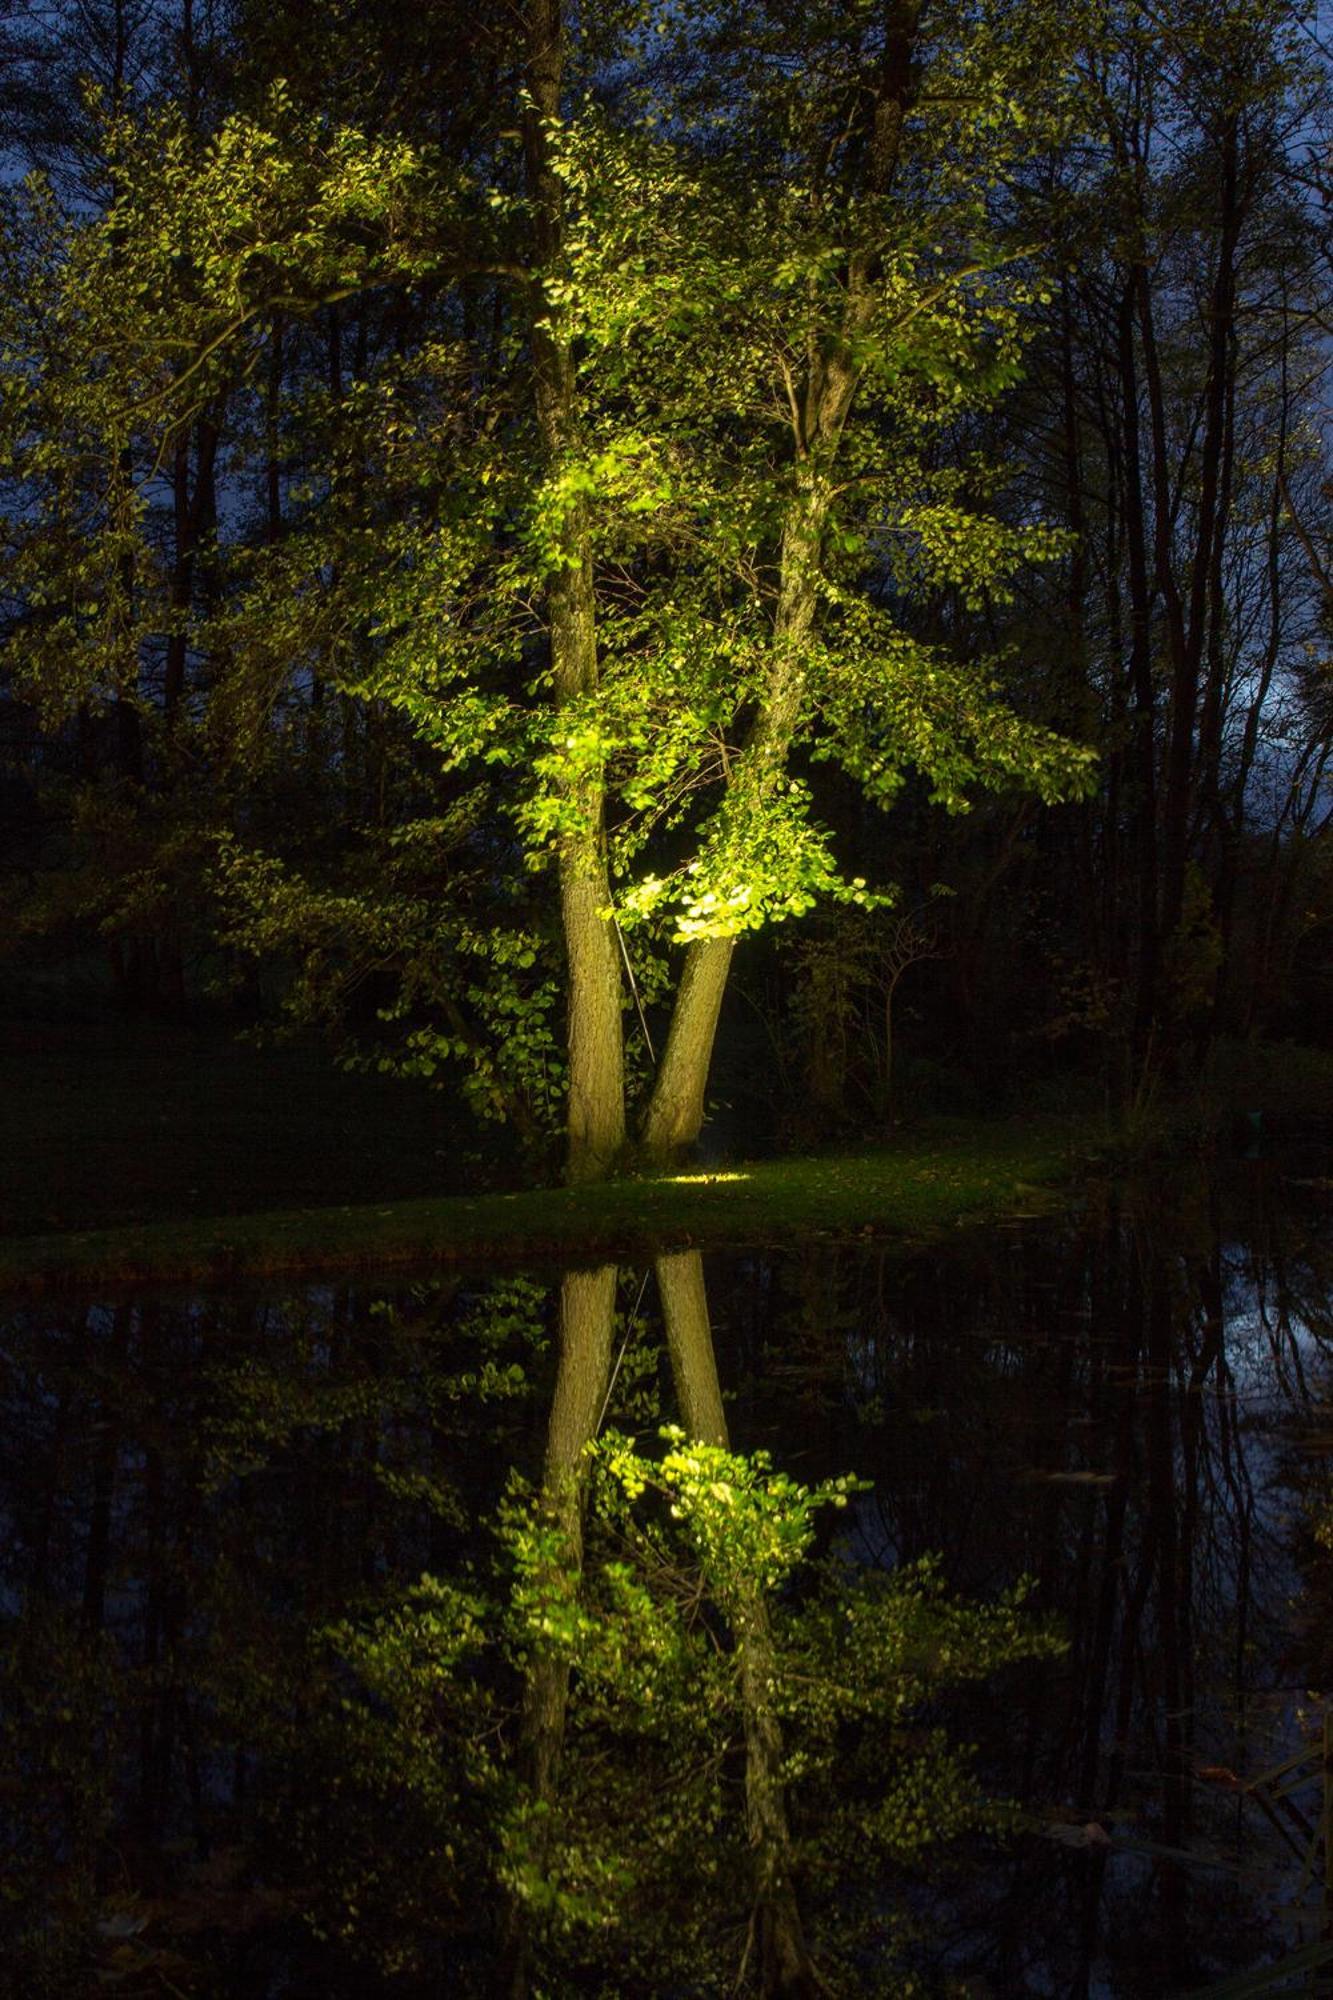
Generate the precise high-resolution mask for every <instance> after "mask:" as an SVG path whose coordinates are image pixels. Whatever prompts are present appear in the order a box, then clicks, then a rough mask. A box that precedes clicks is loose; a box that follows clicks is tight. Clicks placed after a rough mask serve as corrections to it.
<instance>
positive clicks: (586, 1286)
mask: <svg viewBox="0 0 1333 2000" xmlns="http://www.w3.org/2000/svg"><path fill="white" fill-rule="evenodd" d="M615 1306H616V1267H615V1265H614V1264H605V1265H602V1266H601V1267H600V1268H599V1269H597V1270H591V1271H570V1272H567V1273H566V1275H565V1278H564V1280H563V1282H562V1284H561V1287H560V1361H559V1366H558V1369H557V1372H556V1380H555V1394H554V1396H553V1398H552V1400H551V1419H550V1423H549V1425H548V1427H547V1433H546V1459H545V1464H544V1467H543V1471H542V1496H541V1507H542V1512H543V1515H544V1517H545V1519H546V1520H547V1521H548V1522H549V1523H552V1524H553V1525H554V1526H555V1527H556V1528H557V1529H558V1531H559V1533H558V1538H557V1546H558V1551H559V1554H558V1558H557V1560H558V1564H559V1568H558V1569H557V1570H555V1571H553V1572H552V1574H551V1576H550V1578H549V1585H550V1589H551V1591H552V1593H553V1594H557V1595H560V1596H572V1595H574V1594H575V1593H577V1591H578V1589H579V1585H580V1580H581V1577H582V1574H583V1504H584V1498H585V1491H586V1479H585V1463H586V1461H585V1458H584V1450H585V1447H586V1446H587V1445H588V1444H589V1443H590V1442H591V1441H592V1439H593V1438H594V1437H595V1436H596V1434H597V1426H598V1423H599V1422H600V1420H601V1415H602V1408H603V1405H604V1403H605V1401H606V1390H607V1383H608V1381H609V1379H610V1373H611V1330H612V1325H613V1322H614V1318H615ZM568 1704H569V1665H568V1662H567V1661H566V1660H564V1659H562V1658H561V1657H560V1656H559V1655H558V1654H556V1653H552V1652H550V1651H549V1650H543V1649H542V1648H541V1647H537V1648H535V1649H534V1652H533V1655H532V1659H531V1662H530V1665H529V1667H528V1676H527V1684H526V1686H525V1688H524V1691H523V1726H522V1739H521V1757H522V1763H523V1770H524V1777H525V1780H526V1782H527V1785H528V1787H529V1790H530V1793H531V1796H532V1798H533V1799H534V1801H535V1802H536V1803H537V1805H538V1806H539V1807H546V1808H549V1807H551V1806H552V1805H553V1804H554V1801H555V1797H556V1790H557V1786H558V1783H559V1776H560V1753H561V1750H562V1748H563V1745H564V1740H565V1714H566V1710H567V1708H568ZM548 1841H549V1835H548V1840H547V1841H546V1842H542V1843H541V1844H539V1846H538V1849H537V1851H536V1853H534V1854H533V1855H532V1856H531V1859H532V1860H533V1862H534V1863H535V1865H536V1867H537V1868H538V1870H539V1871H541V1870H544V1869H545V1867H546V1866H547V1864H548V1862H549V1858H550V1856H549V1844H548ZM531 1960H532V1932H531V1925H530V1922H529V1918H528V1910H527V1905H526V1904H525V1903H524V1902H523V1901H522V1900H521V1898H519V1897H517V1896H515V1897H514V1898H513V1899H512V1901H511V1903H510V1907H509V1911H508V1915H507V1918H506V1924H505V1936H504V1941H503V1944H502V1947H501V1953H500V1964H499V1978H498V1981H497V1987H496V1990H497V1994H498V1995H500V1996H502V2000H525V1996H526V1995H527V1992H528V1989H529V1984H530V1980H531V1971H532V1966H531Z"/></svg>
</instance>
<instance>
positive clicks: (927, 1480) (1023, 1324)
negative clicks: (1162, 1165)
mask: <svg viewBox="0 0 1333 2000" xmlns="http://www.w3.org/2000/svg"><path fill="white" fill-rule="evenodd" d="M1331 1300H1333V1207H1331V1206H1330V1203H1329V1187H1328V1184H1327V1182H1325V1181H1323V1180H1321V1178H1320V1176H1319V1174H1318V1173H1317V1172H1313V1171H1310V1172H1306V1173H1303V1174H1300V1175H1297V1176H1295V1177H1293V1176H1292V1175H1291V1174H1289V1173H1288V1174H1284V1173H1282V1172H1280V1171H1278V1169H1277V1168H1276V1167H1269V1166H1267V1165H1265V1164H1264V1163H1256V1164H1254V1165H1252V1166H1249V1167H1246V1168H1244V1169H1241V1168H1237V1169H1235V1170H1234V1171H1233V1173H1232V1174H1231V1176H1230V1178H1229V1179H1228V1180H1226V1181H1225V1182H1223V1181H1221V1180H1218V1179H1217V1178H1214V1179H1212V1180H1211V1181H1209V1180H1204V1179H1201V1180H1200V1183H1199V1185H1198V1186H1189V1185H1185V1184H1183V1182H1182V1181H1180V1180H1177V1182H1176V1183H1175V1184H1174V1185H1173V1186H1172V1187H1171V1188H1170V1189H1168V1190H1163V1189H1162V1188H1160V1187H1159V1188H1149V1189H1137V1188H1135V1189H1130V1188H1122V1189H1109V1188H1108V1189H1102V1190H1094V1191H1093V1193H1092V1194H1091V1195H1089V1196H1088V1198H1087V1200H1086V1202H1085V1204H1084V1205H1083V1206H1082V1208H1081V1209H1080V1211H1079V1212H1078V1213H1077V1214H1072V1215H1070V1216H1068V1217H1066V1218H1064V1219H1063V1220H1061V1221H1059V1222H1058V1223H1051V1222H1049V1221H1048V1222H1044V1223H1040V1224H1025V1225H1015V1226H1013V1227H1011V1228H1008V1229H1003V1230H998V1231H997V1230H991V1231H989V1232H987V1233H986V1234H984V1235H982V1234H966V1235H960V1237H959V1239H958V1240H957V1241H956V1242H955V1243H953V1244H952V1245H950V1246H949V1247H948V1248H947V1249H944V1250H940V1249H936V1250H933V1251H931V1252H930V1253H929V1255H918V1256H916V1257H911V1256H906V1255H904V1254H903V1253H902V1251H901V1249H899V1248H895V1246H893V1245H892V1244H888V1243H882V1242H878V1241H876V1240H875V1239H874V1238H873V1237H872V1236H867V1237H865V1238H862V1239H859V1240H858V1241H856V1242H855V1243H850V1244H849V1243H841V1242H834V1241H828V1242H817V1243H814V1244H804V1245H801V1246H798V1247H790V1248H787V1249H785V1250H784V1249H780V1248H775V1249H769V1250H763V1251H757V1250H753V1249H750V1250H744V1251H742V1250H737V1251H734V1252H728V1253H719V1254H713V1253H710V1254H709V1256H708V1257H707V1259H706V1260H700V1259H699V1258H698V1257H697V1255H694V1254H692V1253H689V1252H682V1253H674V1254H673V1255H671V1256H669V1257H664V1258H660V1259H659V1260H657V1264H656V1267H655V1269H649V1270H645V1269H635V1270H627V1269H626V1270H619V1271H616V1270H614V1269H611V1268H610V1267H604V1268H602V1269H600V1270H587V1271H581V1272H574V1273H564V1274H561V1273H549V1272H547V1273H543V1272H532V1273H514V1272H504V1273H498V1274H492V1275H485V1274H480V1275H472V1276H463V1275H459V1274H457V1273H451V1274H449V1275H448V1276H445V1277H441V1276H438V1275H437V1276H434V1277H432V1276H428V1275H427V1276H423V1277H421V1278H420V1279H419V1280H417V1281H416V1282H415V1283H404V1282H402V1281H401V1280H397V1279H396V1280H395V1281H394V1282H393V1283H392V1284H390V1285H384V1286H377V1285H373V1284H361V1283H356V1284H347V1285H343V1284H340V1285H338V1286H336V1287H335V1286H313V1285H306V1286H290V1287H288V1288H286V1289H285V1290H283V1291H282V1292H281V1293H275V1294H273V1295H270V1296H259V1295H257V1294H253V1293H245V1294H241V1293H232V1294H229V1295H226V1296H201V1297H184V1296H180V1295H176V1296H157V1297H151V1298H144V1299H141V1300H133V1301H131V1300H119V1301H115V1300H113V1301H106V1302H101V1301H94V1302H90V1303H86V1304H83V1305H79V1306H77V1307H74V1306H69V1305H61V1306H58V1307H54V1306H46V1305H42V1306H23V1307H22V1308H19V1309H14V1310H12V1311H10V1312H9V1314H8V1315H7V1318H6V1323H5V1328H4V1333H3V1337H2V1339H0V1357H2V1361H3V1369H2V1372H0V1385H2V1387H3V1398H4V1424H5V1434H6V1449H5V1453H4V1456H3V1461H2V1462H0V1515H2V1517H3V1530H2V1533H0V1546H2V1549H3V1562H2V1566H0V1618H2V1619H3V1655H2V1656H0V1694H2V1696H3V1704H2V1707H0V1757H2V1761H0V1965H2V1966H3V1967H4V1968H5V1969H4V1970H3V1971H0V1981H8V1985H7V1986H6V1988H5V1990H6V1991H8V1992H12V1993H14V1994H15V1995H23V1996H28V1995H53V1996H63V1995H76V1994H84V1993H91V1992H117V1993H122V1994H126V1995H135V1996H137V1995H141V1994H142V1995H147V1994H187V1995H192V1996H193V1995H200V1996H205V1995H218V1996H231V1995H236V1996H242V1995H243V1996H246V2000H250V1996H254V2000H267V1996H272V2000H278V1996H291V2000H316V1996H319V2000H339V1996H343V1995H348V1996H350V1995H353V1994H356V1995H362V1994H384V1995H394V1996H397V1995H402V1996H404V2000H409V1997H410V2000H415V1996H418V1995H425V1994H436V1993H440V1992H451V1993H453V1992H457V1993H460V1994H468V1993H478V1994H481V1993H491V1992H495V1991H497V1990H506V1991H510V1992H520V1991H524V1990H528V1991H532V1992H534V1993H535V1992H545V1993H550V1994H562V1993H570V1994H579V1993H605V1994H645V1995H646V1994H659V1993H660V1994H664V1995H665V1994H670V1995H675V1994H681V1995H685V1994H701V1995H702V1994H709V1993H714V1992H716V1993H721V1992H728V1991H731V1990H733V1988H734V1987H735V1986H736V1984H737V1982H738V1980H739V1981H740V1982H741V1986H742V1990H744V1987H745V1984H746V1982H749V1983H750V1985H751V1987H752V1988H755V1983H756V1982H762V1981H764V1980H766V1981H767V1983H768V1985H769V1987H770V1990H778V1989H779V1988H780V1987H781V1986H782V1983H783V1981H784V1980H785V1981H786V1982H787V1986H788V1990H791V1991H799V1990H801V1980H802V1978H803V1977H804V1976H805V1975H804V1973H803V1971H802V1962H803V1961H802V1957H801V1955H802V1953H804V1954H807V1955H808V1957H807V1960H806V1961H805V1962H806V1963H812V1964H813V1966H814V1967H816V1968H817V1969H818V1976H819V1977H820V1978H821V1979H823V1980H824V1981H825V1982H826V1983H827V1986H828V1988H829V1990H832V1991H835V1992H842V1993H849V1994H850V1993H876V1992H883V1993H907V1992H916V1993H921V1994H930V1993H940V1994H943V1993H947V1992H954V1993H967V1994H970V1995H973V1996H978V1995H983V1994H990V1995H1026V1994H1033V1995H1046V1994H1050V1995H1061V1996H1065V1995H1106V1996H1130V1995H1135V1996H1138V1995H1143V1996H1154V1995H1162V1994H1175V1993H1190V1992H1195V1991H1198V1990H1208V1989H1210V1988H1211V1987H1214V1986H1216V1987H1217V1988H1218V1990H1219V1992H1221V1991H1226V1992H1228V1993H1232V1992H1234V1993H1236V1994H1240V1993H1241V1992H1242V1991H1245V1992H1249V1991H1253V1992H1265V1991H1272V1992H1279V1991H1297V1990H1298V1991H1308V1990H1319V1989H1318V1984H1317V1982H1318V1981H1319V1980H1320V1979H1322V1978H1325V1977H1326V1976H1327V1974H1326V1973H1325V1972H1324V1971H1323V1970H1322V1964H1321V1961H1322V1958H1323V1956H1324V1955H1325V1954H1324V1952H1323V1949H1322V1940H1323V1939H1324V1938H1325V1937H1326V1935H1327V1934H1328V1933H1327V1926H1328V1923H1329V1917H1330V1909H1329V1897H1328V1894H1327V1892H1326V1888H1325V1884H1326V1880H1327V1879H1328V1878H1329V1876H1330V1873H1331V1872H1333V1871H1331V1869H1330V1863H1329V1861H1328V1859H1327V1856H1326V1851H1325V1848H1326V1843H1325V1842H1324V1840H1323V1837H1322V1836H1323V1829H1324V1825H1325V1815H1326V1814H1333V1788H1331V1790H1330V1794H1329V1795H1328V1796H1326V1793H1325V1787H1324V1781H1323V1767H1324V1756H1325V1730H1326V1726H1327V1725H1326V1701H1327V1699H1333V1638H1331V1637H1330V1633H1331V1632H1333V1626H1330V1623H1329V1616H1328V1614H1329V1608H1330V1603H1329V1600H1330V1585H1331V1584H1333V1553H1331V1552H1330V1551H1331V1550H1333V1478H1330V1470H1331V1468H1333V1459H1331V1458H1330V1450H1333V1403H1331V1402H1330V1398H1333V1367H1331V1364H1333V1304H1331ZM719 1385H720V1388H721V1391H722V1394H721V1396H719ZM673 1424H674V1425H676V1426H677V1428H676V1429H675V1430H674V1431H671V1432H669V1433H668V1435H666V1436H665V1437H663V1436H662V1434H661V1433H662V1428H663V1426H664V1425H666V1426H669V1425H673ZM682 1425H683V1429H682V1428H681V1426H682ZM593 1438H596V1439H597V1440H599V1443H598V1444H597V1446H596V1448H595V1450H592V1451H590V1449H589V1440H590V1439H593ZM696 1440H704V1441H705V1442H704V1443H703V1444H702V1445H697V1444H696V1443H695V1441H696ZM756 1452H759V1453H762V1454H767V1460H765V1459H763V1458H762V1457H761V1458H760V1459H759V1460H758V1461H756V1460H755V1459H754V1457H753V1454H755V1453H756ZM847 1475H855V1477H854V1478H853V1479H850V1480H849V1479H848V1478H847ZM1282 1767H1286V1768H1285V1769H1284V1768H1282ZM1328 1955H1329V1956H1333V1953H1329V1954H1328ZM1279 1967H1282V1968H1285V1971H1284V1972H1283V1974H1282V1976H1281V1977H1279V1975H1278V1971H1277V1968H1279ZM1242 1974H1248V1975H1249V1977H1248V1979H1240V1978H1239V1975H1242ZM756 1990H757V1988H756Z"/></svg>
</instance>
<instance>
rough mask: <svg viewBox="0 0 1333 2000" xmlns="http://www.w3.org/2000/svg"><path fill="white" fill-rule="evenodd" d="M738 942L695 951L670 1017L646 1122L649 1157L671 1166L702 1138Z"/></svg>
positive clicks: (711, 942)
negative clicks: (706, 1095) (719, 1025)
mask: <svg viewBox="0 0 1333 2000" xmlns="http://www.w3.org/2000/svg"><path fill="white" fill-rule="evenodd" d="M735 949H736V940H735V938H734V937H723V938H705V939H702V940H701V941H700V942H699V943H698V944H694V945H691V946H690V948H689V951H688V952H687V954H686V958H685V969H684V971H683V973H682V974H681V981H680V986H679V988H678V989H677V992H676V1004H675V1006H674V1007H673V1008H672V1011H671V1031H670V1033H669V1034H668V1036H667V1045H666V1049H665V1052H664V1053H663V1056H662V1062H661V1067H660V1068H659V1069H658V1072H657V1077H656V1081H655V1082H654V1085H653V1094H652V1099H651V1101H650V1103H649V1105H648V1110H647V1114H646V1116H645V1118H644V1121H643V1129H642V1133H641V1143H642V1148H643V1152H644V1155H645V1157H646V1158H647V1159H648V1160H650V1161H652V1162H653V1163H654V1164H657V1165H662V1166H665V1165H668V1164H669V1163H670V1162H671V1161H672V1160H674V1159H676V1158H678V1157H679V1155H680V1154H681V1153H683V1152H684V1151H685V1150H686V1148H687V1147H689V1146H692V1145H693V1144H694V1142H695V1140H696V1139H697V1138H698V1136H699V1133H700V1131H701V1129H702V1127H703V1122H704V1092H705V1091H706V1089H707V1087H708V1072H709V1069H710V1067H711V1064H712V1060H713V1042H714V1040H715V1038H716V1035H717V1022H718V1015H719V1014H720V1012H721V1010H722V997H723V994H724V993H725V992H726V987H727V974H728V972H729V971H730V970H731V958H732V953H733V952H734V951H735Z"/></svg>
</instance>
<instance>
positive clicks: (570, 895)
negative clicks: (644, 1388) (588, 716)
mask: <svg viewBox="0 0 1333 2000" xmlns="http://www.w3.org/2000/svg"><path fill="white" fill-rule="evenodd" d="M527 26H528V61H527V87H528V92H529V97H530V103H529V106H528V108H527V110H526V111H525V113H524V117H523V133H524V151H525V159H526V169H527V185H528V196H529V199H530V201H531V203H532V206H533V214H534V228H535V235H536V246H535V247H536V250H537V256H538V260H539V263H540V264H541V265H542V266H543V267H546V268H550V267H551V266H552V265H553V264H554V263H555V262H556V261H557V260H558V258H559V255H560V249H561V240H562V220H561V215H562V195H561V185H560V181H559V178H558V176H557V175H556V173H555V171H554V170H553V167H552V163H551V157H550V144H549V140H548V137H547V121H548V120H552V119H555V118H558V116H559V113H560V95H561V81H562V77H563V72H564V23H563V20H562V18H561V7H560V0H530V5H529V8H528V16H527ZM532 304H533V324H532V358H533V371H534V385H535V392H536V402H537V421H538V427H539V429H540V432H541V437H542V444H543V447H544V449H545V453H546V457H547V462H548V464H549V465H550V466H551V467H552V468H553V469H554V468H556V467H558V466H559V464H560V463H561V461H562V459H564V458H565V456H566V455H567V454H568V453H569V452H570V451H571V450H572V449H573V448H574V447H575V446H576V444H577V436H578V407H577V390H576V383H575V373H574V362H573V356H572V354H571V352H570V348H569V343H568V341H567V340H566V339H564V337H563V336H562V334H561V331H560V327H559V320H558V314H557V310H556V308H555V307H554V306H553V305H552V304H551V303H550V301H548V300H547V298H546V296H545V294H544V292H543V291H542V289H541V287H540V286H537V287H535V288H534V297H533V302H532ZM562 544H563V546H562V548H561V551H560V555H561V564H560V566H559V567H558V568H556V569H554V570H552V572H551V574H550V576H549V577H548V579H547V586H546V603H547V617H548V621H549V625H550V638H551V669H552V677H553V680H554V686H555V702H556V707H557V709H564V708H568V707H570V706H571V705H573V704H574V703H576V702H578V701H580V700H581V699H583V698H585V697H587V696H588V695H590V694H592V693H593V692H594V691H595V689H596V686H597V621H596V601H595V597H594V593H593V579H592V554H591V548H590V544H589V536H588V526H587V517H586V510H585V509H584V508H583V506H582V505H581V504H579V503H575V504H574V505H572V506H571V507H570V509H569V511H568V513H567V514H566V517H565V524H564V530H563V535H562ZM564 794H565V799H566V803H567V804H568V806H569V808H570V812H569V819H568V824H567V825H566V827H565V829H564V830H563V831H562V833H561V834H560V837H559V842H558V848H557V868H558V873H559V879H560V915H561V922H562V924H563V927H564V937H565V951H566V960H567V972H568V1016H567V1039H568V1056H569V1104H568V1121H567V1122H568V1159H567V1173H568V1176H569V1178H570V1179H571V1180H576V1181H579V1180H597V1179H599V1178H601V1177H602V1176H603V1175H605V1174H608V1173H610V1172H611V1170H612V1169H613V1168H614V1167H615V1165H616V1164H617V1162H618V1160H619V1159H620V1158H621V1156H622V1154H623V1152H624V1147H625V1081H624V1032H623V1024H622V1021H621V1010H620V1001H621V985H620V955H619V952H618V950H617V946H616V939H615V934H614V925H613V922H612V919H611V889H610V881H609V877H608V874H607V867H606V854H605V843H604V830H603V780H602V773H601V770H600V768H596V767H593V768H589V767H588V766H587V765H586V764H583V765H578V766H575V765H573V764H571V768H570V772H569V775H568V778H567V780H566V782H565V785H564Z"/></svg>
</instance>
